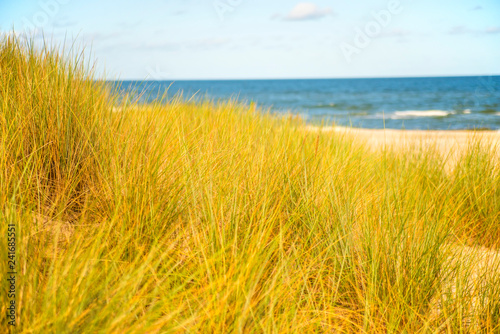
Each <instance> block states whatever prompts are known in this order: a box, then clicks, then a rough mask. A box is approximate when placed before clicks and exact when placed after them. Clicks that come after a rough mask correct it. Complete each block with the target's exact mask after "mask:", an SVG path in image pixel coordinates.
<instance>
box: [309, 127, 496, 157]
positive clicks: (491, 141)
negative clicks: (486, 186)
mask: <svg viewBox="0 0 500 334" xmlns="http://www.w3.org/2000/svg"><path fill="white" fill-rule="evenodd" d="M306 130H307V131H313V132H314V131H322V132H324V133H333V132H334V133H338V134H341V135H347V136H353V137H355V138H356V139H359V140H362V141H364V142H365V143H366V144H367V145H368V146H369V147H370V148H372V149H374V150H379V149H382V148H388V149H409V148H414V147H425V146H427V147H433V148H435V149H436V150H437V151H438V152H440V153H441V154H442V155H443V157H450V158H453V159H456V158H458V157H459V156H460V154H462V153H463V152H465V150H466V149H467V147H469V145H471V143H480V145H482V146H483V147H490V148H491V149H492V150H494V151H496V153H497V156H498V153H499V150H498V149H499V148H500V131H463V130H457V131H453V130H449V131H444V130H394V129H360V128H348V127H341V126H328V127H317V126H306Z"/></svg>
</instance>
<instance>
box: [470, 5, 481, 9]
mask: <svg viewBox="0 0 500 334" xmlns="http://www.w3.org/2000/svg"><path fill="white" fill-rule="evenodd" d="M481 9H483V7H482V6H479V5H478V6H476V7H474V8H472V9H471V10H481Z"/></svg>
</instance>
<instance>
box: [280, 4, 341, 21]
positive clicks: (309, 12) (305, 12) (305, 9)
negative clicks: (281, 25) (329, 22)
mask: <svg viewBox="0 0 500 334" xmlns="http://www.w3.org/2000/svg"><path fill="white" fill-rule="evenodd" d="M332 14H333V10H332V9H331V8H330V7H326V8H320V7H319V6H318V5H316V4H314V3H311V2H300V3H298V4H297V5H296V6H295V7H294V8H293V9H292V10H291V11H290V12H289V13H288V14H287V15H286V16H285V20H288V21H303V20H316V19H320V18H322V17H325V16H327V15H332Z"/></svg>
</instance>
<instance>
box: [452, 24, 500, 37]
mask: <svg viewBox="0 0 500 334" xmlns="http://www.w3.org/2000/svg"><path fill="white" fill-rule="evenodd" d="M448 33H449V34H450V35H465V34H476V35H483V34H498V33H500V26H498V27H489V28H486V29H470V28H468V27H466V26H463V25H462V26H455V27H453V28H451V29H450V31H449V32H448Z"/></svg>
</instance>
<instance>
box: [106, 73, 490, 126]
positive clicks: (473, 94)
mask: <svg viewBox="0 0 500 334" xmlns="http://www.w3.org/2000/svg"><path fill="white" fill-rule="evenodd" d="M111 83H112V85H114V86H115V87H117V88H118V89H119V91H120V92H121V93H122V94H123V95H122V96H125V94H128V96H135V97H138V98H139V99H140V101H141V102H151V101H153V100H155V99H158V98H161V97H162V96H164V97H165V98H167V99H169V98H172V97H174V96H176V95H178V94H182V96H183V98H184V99H193V100H206V99H209V100H213V101H217V100H228V99H237V100H239V101H241V102H242V103H246V104H250V103H256V104H257V105H258V106H260V107H262V108H264V111H265V112H268V111H270V112H272V113H274V114H278V115H281V114H290V113H292V114H295V115H299V116H300V117H301V118H303V119H304V120H305V121H306V122H308V123H310V124H312V125H321V124H323V125H325V126H329V125H334V124H335V125H340V126H350V127H360V128H370V129H382V128H387V129H419V130H465V129H467V130H473V129H476V130H500V76H469V77H429V78H370V79H300V80H210V81H114V82H111Z"/></svg>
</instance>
